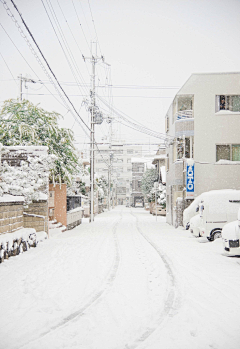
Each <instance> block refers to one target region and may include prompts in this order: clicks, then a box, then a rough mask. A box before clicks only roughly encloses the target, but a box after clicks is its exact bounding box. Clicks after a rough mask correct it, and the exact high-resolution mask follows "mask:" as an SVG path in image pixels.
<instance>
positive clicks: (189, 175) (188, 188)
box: [186, 163, 194, 197]
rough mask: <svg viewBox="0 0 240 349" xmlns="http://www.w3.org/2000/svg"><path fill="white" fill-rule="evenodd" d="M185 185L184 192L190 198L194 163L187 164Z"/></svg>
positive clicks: (192, 186)
mask: <svg viewBox="0 0 240 349" xmlns="http://www.w3.org/2000/svg"><path fill="white" fill-rule="evenodd" d="M186 179H187V183H186V192H187V197H192V196H193V194H194V163H192V164H187V176H186Z"/></svg>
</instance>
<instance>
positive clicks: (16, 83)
mask: <svg viewBox="0 0 240 349" xmlns="http://www.w3.org/2000/svg"><path fill="white" fill-rule="evenodd" d="M0 55H1V57H2V60H3V62H4V63H5V64H6V67H7V68H8V70H9V73H10V74H11V75H12V78H13V80H14V81H15V79H14V76H13V74H12V72H11V69H10V68H9V66H8V64H7V62H6V61H5V59H4V57H3V55H2V54H1V52H0ZM15 83H16V85H17V82H16V81H15Z"/></svg>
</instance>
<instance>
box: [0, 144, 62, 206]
mask: <svg viewBox="0 0 240 349" xmlns="http://www.w3.org/2000/svg"><path fill="white" fill-rule="evenodd" d="M3 151H4V150H3ZM54 160H55V157H53V156H50V155H40V156H35V157H33V156H28V159H27V161H21V163H20V166H18V167H13V166H9V165H8V164H7V162H6V161H4V163H3V165H2V166H1V172H0V177H1V181H0V196H2V195H3V194H10V195H15V196H24V205H25V206H28V205H29V204H30V203H31V202H32V201H33V200H39V199H40V198H41V195H42V192H45V194H47V190H48V189H47V188H48V182H49V168H51V167H52V166H53V162H54Z"/></svg>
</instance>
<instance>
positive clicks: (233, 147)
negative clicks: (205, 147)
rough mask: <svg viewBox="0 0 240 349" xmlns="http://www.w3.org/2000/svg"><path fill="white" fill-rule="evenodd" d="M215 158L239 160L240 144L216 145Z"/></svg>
mask: <svg viewBox="0 0 240 349" xmlns="http://www.w3.org/2000/svg"><path fill="white" fill-rule="evenodd" d="M216 158H217V161H219V160H230V161H240V144H220V145H216Z"/></svg>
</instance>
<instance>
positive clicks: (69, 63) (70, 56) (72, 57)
mask: <svg viewBox="0 0 240 349" xmlns="http://www.w3.org/2000/svg"><path fill="white" fill-rule="evenodd" d="M41 2H42V4H43V7H44V10H45V12H46V14H47V16H48V19H49V21H50V23H51V26H52V28H53V30H54V33H55V35H56V37H57V40H58V42H59V45H60V47H61V49H62V51H63V54H64V56H65V58H66V60H67V63H68V65H69V67H70V70H71V72H72V74H73V77H74V78H75V81H76V83H77V84H80V83H79V80H78V78H77V75H76V73H77V74H79V76H80V79H81V80H82V82H84V79H83V77H82V75H81V73H80V71H79V69H78V66H77V63H76V61H75V58H74V56H73V54H72V51H71V49H70V47H69V45H68V43H67V40H66V38H65V36H64V33H63V30H62V28H61V25H60V23H59V21H58V18H57V15H56V13H55V11H54V8H53V7H52V4H51V1H50V0H46V2H47V4H48V7H49V9H50V12H51V15H52V17H53V20H54V21H55V23H56V27H57V28H58V31H59V33H60V36H61V39H62V42H63V44H64V45H65V47H66V50H67V52H68V55H69V58H68V55H67V53H66V52H65V49H64V47H63V44H62V43H61V41H60V39H59V37H58V34H57V32H56V30H55V28H54V25H53V22H52V20H51V18H50V16H49V13H48V11H47V8H46V6H45V5H44V2H43V0H41ZM70 60H71V61H72V63H71V62H70ZM74 69H75V71H76V73H75V71H74ZM78 87H79V91H81V89H80V86H79V85H78Z"/></svg>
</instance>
